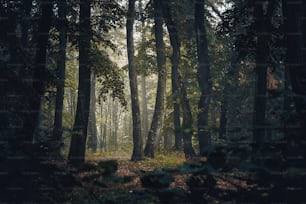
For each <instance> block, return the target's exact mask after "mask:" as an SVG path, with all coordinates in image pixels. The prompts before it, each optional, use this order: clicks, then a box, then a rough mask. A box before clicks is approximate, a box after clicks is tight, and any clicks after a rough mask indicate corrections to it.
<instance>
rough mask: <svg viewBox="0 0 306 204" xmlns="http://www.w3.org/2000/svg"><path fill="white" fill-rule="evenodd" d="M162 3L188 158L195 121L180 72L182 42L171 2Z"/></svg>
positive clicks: (192, 153)
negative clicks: (181, 111)
mask: <svg viewBox="0 0 306 204" xmlns="http://www.w3.org/2000/svg"><path fill="white" fill-rule="evenodd" d="M159 3H161V1H159ZM161 5H162V13H163V16H164V19H165V22H166V26H167V29H168V33H169V37H170V44H171V47H172V56H171V64H172V69H171V71H172V75H173V77H172V79H174V82H175V85H176V86H177V88H178V95H179V100H180V104H181V106H182V109H183V124H182V131H183V141H184V153H185V157H186V158H192V157H194V156H195V152H194V149H193V147H192V143H191V139H192V123H193V121H192V115H191V108H190V104H189V100H188V98H187V92H186V88H185V85H184V83H183V81H182V76H181V73H180V58H181V53H180V47H181V42H180V39H179V33H178V30H177V27H176V25H175V23H174V21H173V18H172V15H171V7H170V6H169V5H170V2H168V1H163V2H162V3H161Z"/></svg>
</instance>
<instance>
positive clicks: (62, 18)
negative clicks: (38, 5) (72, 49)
mask: <svg viewBox="0 0 306 204" xmlns="http://www.w3.org/2000/svg"><path fill="white" fill-rule="evenodd" d="M66 10H67V2H66V0H62V1H59V2H58V15H59V22H60V23H59V28H58V29H59V47H60V50H59V59H58V62H57V85H56V99H55V115H54V128H53V140H55V141H61V139H62V133H63V123H62V119H63V104H64V91H65V70H66V47H67V26H66V23H67V22H66V21H67V19H66V13H67V11H66Z"/></svg>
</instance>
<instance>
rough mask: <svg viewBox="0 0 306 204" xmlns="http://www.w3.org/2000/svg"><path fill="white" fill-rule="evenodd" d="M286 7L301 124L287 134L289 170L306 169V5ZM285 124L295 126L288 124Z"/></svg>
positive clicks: (286, 2)
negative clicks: (290, 168) (299, 167)
mask: <svg viewBox="0 0 306 204" xmlns="http://www.w3.org/2000/svg"><path fill="white" fill-rule="evenodd" d="M282 4H283V5H282V7H283V15H284V31H285V33H284V34H285V38H284V42H285V43H284V45H285V48H286V55H285V67H286V70H287V71H288V73H289V77H288V78H289V82H290V84H291V90H292V92H293V94H292V96H293V97H292V99H293V102H294V105H295V110H296V115H295V118H296V119H297V120H296V121H295V122H294V125H298V126H297V127H299V128H295V129H290V130H288V131H286V132H285V141H286V142H287V146H286V149H287V155H286V158H287V160H288V163H289V166H291V165H297V164H298V165H299V166H303V168H304V166H305V155H306V151H305V146H306V142H305V131H306V114H305V113H306V99H305V98H306V97H305V96H306V84H305V81H306V71H305V70H306V68H305V66H306V49H305V48H306V21H305V19H306V2H305V1H302V0H298V1H293V0H283V1H282ZM287 114H289V113H287ZM290 114H292V113H290ZM285 122H289V124H290V123H292V121H288V120H287V121H285ZM288 126H289V125H288ZM296 167H298V166H296ZM303 184H304V186H305V183H303Z"/></svg>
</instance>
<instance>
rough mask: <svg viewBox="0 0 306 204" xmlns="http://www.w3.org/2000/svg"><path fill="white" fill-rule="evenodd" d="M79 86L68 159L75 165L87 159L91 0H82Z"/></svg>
mask: <svg viewBox="0 0 306 204" xmlns="http://www.w3.org/2000/svg"><path fill="white" fill-rule="evenodd" d="M79 29H80V36H79V87H78V102H77V109H76V115H75V121H74V125H73V132H72V138H71V144H70V149H69V155H68V160H69V162H70V163H71V164H73V165H80V164H82V163H83V162H84V161H85V148H86V138H87V127H88V117H89V107H90V76H91V69H90V67H89V64H90V63H89V58H90V39H91V26H90V0H81V1H80V24H79Z"/></svg>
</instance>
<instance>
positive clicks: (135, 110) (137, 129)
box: [126, 0, 143, 161]
mask: <svg viewBox="0 0 306 204" xmlns="http://www.w3.org/2000/svg"><path fill="white" fill-rule="evenodd" d="M128 4H129V5H128V14H127V22H126V32H127V50H128V53H127V54H128V61H129V64H128V69H129V78H130V89H131V105H132V120H133V153H132V158H131V160H132V161H138V160H142V159H143V155H142V137H141V123H140V109H139V99H138V87H137V76H136V69H135V62H134V39H133V25H134V19H135V0H129V3H128Z"/></svg>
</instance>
